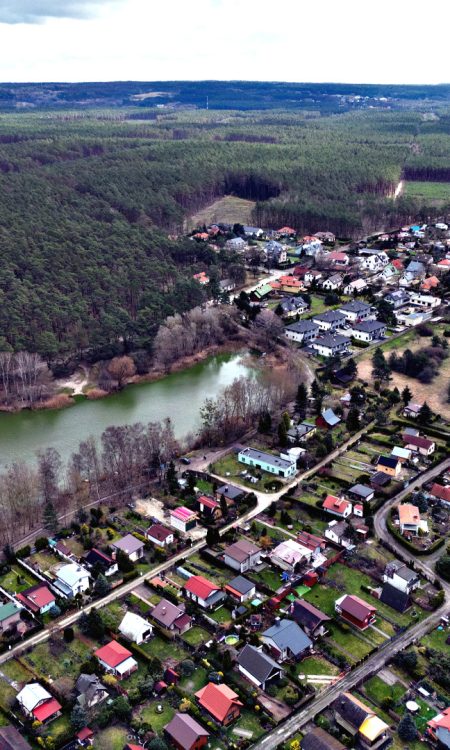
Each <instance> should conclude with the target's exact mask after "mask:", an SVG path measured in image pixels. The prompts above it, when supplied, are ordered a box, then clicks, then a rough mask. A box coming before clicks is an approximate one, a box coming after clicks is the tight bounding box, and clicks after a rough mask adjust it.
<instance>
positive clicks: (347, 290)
mask: <svg viewBox="0 0 450 750" xmlns="http://www.w3.org/2000/svg"><path fill="white" fill-rule="evenodd" d="M364 289H367V282H366V281H364V279H355V280H354V281H350V283H349V284H347V286H344V289H343V292H344V294H345V295H347V297H353V295H354V294H360V293H361V292H363V291H364Z"/></svg>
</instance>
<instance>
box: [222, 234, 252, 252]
mask: <svg viewBox="0 0 450 750" xmlns="http://www.w3.org/2000/svg"><path fill="white" fill-rule="evenodd" d="M225 247H226V249H227V250H231V251H233V252H235V253H244V252H245V251H246V250H247V248H248V245H247V243H246V241H245V240H244V238H243V237H233V239H231V240H227V241H226V242H225Z"/></svg>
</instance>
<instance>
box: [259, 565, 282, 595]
mask: <svg viewBox="0 0 450 750" xmlns="http://www.w3.org/2000/svg"><path fill="white" fill-rule="evenodd" d="M252 580H254V581H255V582H256V581H260V582H261V583H264V584H265V585H266V586H268V587H269V589H271V590H272V591H273V592H275V591H277V590H278V589H279V588H280V587H281V586H282V585H283V582H282V580H281V572H280V573H276V572H275V571H274V570H272V568H266V569H265V570H261V571H260V572H259V573H255V574H254V575H252Z"/></svg>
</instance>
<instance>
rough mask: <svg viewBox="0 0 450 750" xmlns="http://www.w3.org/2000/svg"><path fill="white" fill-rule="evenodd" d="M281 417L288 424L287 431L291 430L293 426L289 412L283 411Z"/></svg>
mask: <svg viewBox="0 0 450 750" xmlns="http://www.w3.org/2000/svg"><path fill="white" fill-rule="evenodd" d="M281 419H282V420H283V422H284V424H285V425H286V431H287V430H289V429H290V427H291V418H290V416H289V413H288V412H287V411H285V412H283V414H282V415H281Z"/></svg>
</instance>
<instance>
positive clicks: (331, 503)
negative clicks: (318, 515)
mask: <svg viewBox="0 0 450 750" xmlns="http://www.w3.org/2000/svg"><path fill="white" fill-rule="evenodd" d="M350 504H351V503H349V502H348V500H343V499H340V498H339V497H335V496H334V495H327V497H326V498H325V500H324V501H323V507H324V508H325V510H332V511H333V513H339V514H342V515H343V514H344V513H345V510H346V509H347V508H348V506H349V505H350Z"/></svg>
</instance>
